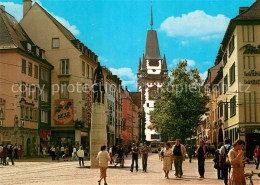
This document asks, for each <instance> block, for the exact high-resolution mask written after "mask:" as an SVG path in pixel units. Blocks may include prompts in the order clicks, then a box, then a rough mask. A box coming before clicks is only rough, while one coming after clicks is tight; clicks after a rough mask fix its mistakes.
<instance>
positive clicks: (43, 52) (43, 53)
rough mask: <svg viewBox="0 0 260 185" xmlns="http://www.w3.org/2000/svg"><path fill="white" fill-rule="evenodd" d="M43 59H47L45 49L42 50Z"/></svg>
mask: <svg viewBox="0 0 260 185" xmlns="http://www.w3.org/2000/svg"><path fill="white" fill-rule="evenodd" d="M42 59H44V60H45V51H43V50H42Z"/></svg>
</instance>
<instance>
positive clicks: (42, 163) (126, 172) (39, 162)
mask: <svg viewBox="0 0 260 185" xmlns="http://www.w3.org/2000/svg"><path fill="white" fill-rule="evenodd" d="M28 161H32V162H28ZM138 162H139V171H138V172H136V171H135V170H134V171H133V172H130V164H131V156H130V155H129V156H128V158H127V159H126V160H125V168H120V167H117V168H115V167H114V166H113V165H110V166H109V168H108V171H107V176H108V177H107V183H108V184H109V185H124V184H127V185H141V184H146V185H158V184H176V185H178V184H180V185H185V184H196V185H200V184H201V185H202V184H203V185H204V184H207V185H217V184H221V185H222V184H224V183H223V180H217V171H216V170H215V169H214V168H213V161H212V159H207V160H206V163H205V171H206V172H205V178H204V179H200V178H199V174H198V167H197V160H196V159H193V161H192V163H189V162H188V160H185V162H184V163H183V177H182V178H181V179H180V178H176V177H175V176H174V171H170V174H169V179H165V178H164V173H163V170H162V163H161V161H160V160H159V158H158V154H149V158H148V167H147V173H143V172H142V164H141V158H140V157H139V160H138ZM89 164H90V162H89V161H85V165H89ZM252 170H254V171H255V165H254V164H249V165H248V164H246V168H245V171H246V172H251V171H252ZM255 172H256V171H255ZM0 176H1V183H0V184H1V185H9V184H28V185H31V184H46V185H47V184H48V185H53V184H54V185H60V184H62V185H63V184H87V185H97V184H98V182H97V181H98V179H99V169H98V168H97V169H90V168H89V167H84V168H83V167H79V164H78V161H63V160H62V159H60V160H59V161H51V158H50V157H46V158H31V159H21V160H16V161H15V165H14V166H12V165H9V166H4V167H2V166H1V167H0ZM253 181H254V184H256V185H257V184H260V178H259V177H257V176H254V177H253Z"/></svg>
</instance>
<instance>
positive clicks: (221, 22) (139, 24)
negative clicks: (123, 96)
mask: <svg viewBox="0 0 260 185" xmlns="http://www.w3.org/2000/svg"><path fill="white" fill-rule="evenodd" d="M36 1H37V2H39V3H40V4H41V5H42V6H43V7H44V8H46V9H47V10H48V11H49V12H50V13H52V15H54V16H55V18H56V19H58V21H60V22H61V23H62V24H64V25H65V27H67V28H68V29H69V30H71V32H72V33H73V34H74V35H75V36H76V37H77V38H78V39H80V40H81V41H82V42H83V43H84V44H85V45H86V46H88V47H89V48H91V49H92V50H93V51H94V52H95V53H96V54H97V55H98V56H99V60H100V62H101V64H102V65H105V66H107V67H108V68H109V69H111V71H112V72H113V73H115V74H117V75H119V76H120V77H121V78H122V79H123V82H124V85H127V86H128V87H129V89H130V90H132V91H135V90H136V72H137V68H138V61H139V57H140V56H142V53H143V52H144V48H145V40H146V33H147V29H150V25H149V24H150V8H151V7H150V5H151V1H150V0H131V1H130V0H110V1H108V0H41V1H39V0H36ZM254 1H255V0H153V2H152V4H153V19H154V21H153V22H154V27H153V28H154V29H155V30H157V34H158V39H159V46H160V51H161V55H162V56H163V53H165V54H166V59H167V64H168V69H171V68H173V67H175V66H176V63H177V62H178V61H179V60H181V59H187V60H188V64H189V66H190V67H197V68H198V69H199V70H200V72H201V76H202V77H203V78H205V76H206V73H207V70H208V68H210V67H211V66H213V65H214V61H215V58H216V53H217V50H218V48H219V44H220V42H221V41H222V38H223V35H224V33H225V30H226V27H227V25H228V22H229V19H230V18H233V17H235V16H236V15H238V10H239V7H241V6H250V5H251V4H252V3H253V2H254ZM1 4H4V5H5V6H6V11H7V12H9V13H11V14H12V15H14V16H15V17H16V18H17V19H18V21H19V20H20V19H21V17H22V0H13V1H11V0H0V5H1Z"/></svg>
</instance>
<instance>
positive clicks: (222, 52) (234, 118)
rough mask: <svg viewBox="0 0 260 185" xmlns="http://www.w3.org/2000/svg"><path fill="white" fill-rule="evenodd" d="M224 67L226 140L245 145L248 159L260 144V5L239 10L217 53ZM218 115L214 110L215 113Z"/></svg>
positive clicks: (258, 2)
mask: <svg viewBox="0 0 260 185" xmlns="http://www.w3.org/2000/svg"><path fill="white" fill-rule="evenodd" d="M216 63H217V64H218V63H222V67H223V78H222V81H223V84H222V89H223V95H222V97H221V100H220V99H219V100H218V101H222V102H223V106H224V118H223V126H222V128H223V129H224V134H223V135H224V136H225V137H229V138H230V139H231V141H232V142H233V141H234V140H235V139H237V138H242V139H244V140H245V141H246V143H247V147H246V152H247V157H249V158H252V155H253V150H254V147H255V145H257V144H258V145H259V144H260V114H259V112H260V1H259V0H257V1H256V2H255V3H254V4H253V5H252V6H250V7H242V8H240V9H239V15H238V16H236V17H235V18H233V19H231V21H230V23H229V25H228V28H227V30H226V33H225V35H224V38H223V41H222V43H221V46H220V48H219V51H218V57H217V61H216ZM212 111H215V110H212Z"/></svg>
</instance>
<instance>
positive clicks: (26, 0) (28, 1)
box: [23, 0, 32, 16]
mask: <svg viewBox="0 0 260 185" xmlns="http://www.w3.org/2000/svg"><path fill="white" fill-rule="evenodd" d="M31 7H32V0H23V16H25V14H26V13H27V12H28V11H29V10H30V8H31Z"/></svg>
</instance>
